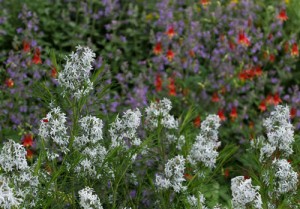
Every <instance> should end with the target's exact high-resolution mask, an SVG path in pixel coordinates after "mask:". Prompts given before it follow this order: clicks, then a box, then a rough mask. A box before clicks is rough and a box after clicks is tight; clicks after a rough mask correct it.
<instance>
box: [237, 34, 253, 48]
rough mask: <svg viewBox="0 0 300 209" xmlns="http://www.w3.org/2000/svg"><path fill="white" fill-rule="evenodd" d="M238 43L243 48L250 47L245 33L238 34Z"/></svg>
mask: <svg viewBox="0 0 300 209" xmlns="http://www.w3.org/2000/svg"><path fill="white" fill-rule="evenodd" d="M238 43H239V44H241V45H243V46H247V47H248V46H250V44H251V43H250V41H249V39H248V37H247V36H246V34H245V32H243V31H240V33H239V37H238Z"/></svg>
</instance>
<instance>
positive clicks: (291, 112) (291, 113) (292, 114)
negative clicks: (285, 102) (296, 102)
mask: <svg viewBox="0 0 300 209" xmlns="http://www.w3.org/2000/svg"><path fill="white" fill-rule="evenodd" d="M296 115H297V109H296V108H295V107H292V108H291V110H290V116H291V119H293V118H295V117H296Z"/></svg>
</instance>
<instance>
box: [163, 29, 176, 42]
mask: <svg viewBox="0 0 300 209" xmlns="http://www.w3.org/2000/svg"><path fill="white" fill-rule="evenodd" d="M165 34H166V35H167V36H168V37H169V39H172V38H173V36H175V35H176V32H175V30H174V27H173V26H171V27H169V28H168V30H167V31H166V33H165Z"/></svg>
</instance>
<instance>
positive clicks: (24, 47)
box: [23, 40, 30, 52]
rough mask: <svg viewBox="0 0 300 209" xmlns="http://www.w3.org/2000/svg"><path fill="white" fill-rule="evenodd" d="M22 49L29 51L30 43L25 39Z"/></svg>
mask: <svg viewBox="0 0 300 209" xmlns="http://www.w3.org/2000/svg"><path fill="white" fill-rule="evenodd" d="M23 51H24V52H30V44H29V43H28V42H27V41H25V40H24V41H23Z"/></svg>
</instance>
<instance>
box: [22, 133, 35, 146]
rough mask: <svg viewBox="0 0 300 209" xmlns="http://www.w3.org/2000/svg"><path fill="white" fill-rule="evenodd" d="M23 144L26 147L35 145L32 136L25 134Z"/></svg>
mask: <svg viewBox="0 0 300 209" xmlns="http://www.w3.org/2000/svg"><path fill="white" fill-rule="evenodd" d="M22 144H23V146H24V147H32V145H33V136H32V134H25V135H24V136H23V139H22Z"/></svg>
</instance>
